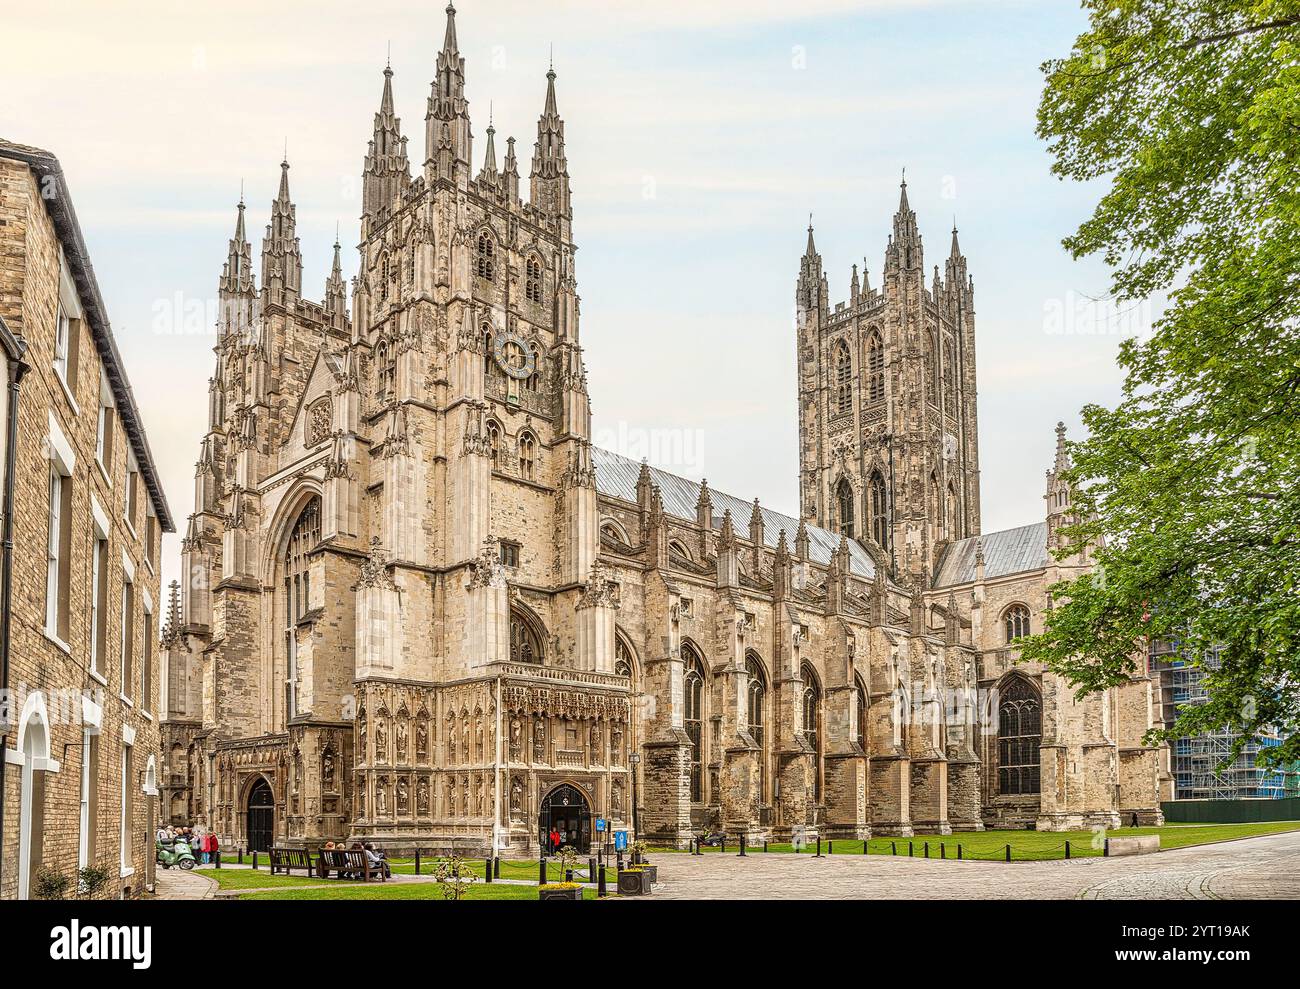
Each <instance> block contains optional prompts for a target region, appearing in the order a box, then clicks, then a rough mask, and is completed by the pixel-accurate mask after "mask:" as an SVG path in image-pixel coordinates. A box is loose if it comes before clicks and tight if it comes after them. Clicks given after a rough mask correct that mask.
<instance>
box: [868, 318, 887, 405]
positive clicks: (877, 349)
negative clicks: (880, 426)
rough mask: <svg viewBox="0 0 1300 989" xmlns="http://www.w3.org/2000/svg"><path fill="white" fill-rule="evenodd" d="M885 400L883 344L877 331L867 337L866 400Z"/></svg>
mask: <svg viewBox="0 0 1300 989" xmlns="http://www.w3.org/2000/svg"><path fill="white" fill-rule="evenodd" d="M884 400H885V345H884V342H883V341H882V340H881V339H880V334H879V333H872V334H871V336H870V337H868V338H867V401H868V402H872V403H875V402H883V401H884Z"/></svg>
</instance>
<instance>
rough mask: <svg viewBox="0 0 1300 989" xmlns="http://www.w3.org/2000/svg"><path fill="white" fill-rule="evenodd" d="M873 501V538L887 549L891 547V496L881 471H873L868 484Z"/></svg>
mask: <svg viewBox="0 0 1300 989" xmlns="http://www.w3.org/2000/svg"><path fill="white" fill-rule="evenodd" d="M867 489H868V492H869V497H870V499H871V537H872V538H873V539H874V540H875V541H876V542H877V543H879V544H880V545H881V546H882V547H885V548H886V549H887V548H888V547H889V494H888V492H887V491H886V489H885V479H884V477H882V476H881V474H880V471H878V470H876V471H872V472H871V479H870V480H869V481H868V482H867Z"/></svg>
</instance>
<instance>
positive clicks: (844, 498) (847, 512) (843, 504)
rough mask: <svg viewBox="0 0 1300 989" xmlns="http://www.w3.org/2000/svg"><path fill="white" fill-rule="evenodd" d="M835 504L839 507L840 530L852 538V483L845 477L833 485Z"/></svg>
mask: <svg viewBox="0 0 1300 989" xmlns="http://www.w3.org/2000/svg"><path fill="white" fill-rule="evenodd" d="M835 504H836V506H837V508H838V509H839V516H840V532H842V533H844V535H846V536H848V537H849V538H850V539H852V538H853V485H851V484H849V482H848V479H847V478H841V479H840V483H839V484H837V485H836V486H835Z"/></svg>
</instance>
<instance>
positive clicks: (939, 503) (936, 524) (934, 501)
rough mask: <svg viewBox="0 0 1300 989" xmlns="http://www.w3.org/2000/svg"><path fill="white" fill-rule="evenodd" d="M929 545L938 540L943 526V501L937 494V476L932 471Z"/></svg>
mask: <svg viewBox="0 0 1300 989" xmlns="http://www.w3.org/2000/svg"><path fill="white" fill-rule="evenodd" d="M928 514H929V516H930V543H931V545H933V544H934V543H937V542H938V541H939V539H940V533H941V527H942V525H943V499H942V497H941V496H940V494H939V475H938V474H935V473H934V472H933V471H932V472H931V473H930V509H929V513H928Z"/></svg>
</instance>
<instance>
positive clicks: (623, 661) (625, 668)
mask: <svg viewBox="0 0 1300 989" xmlns="http://www.w3.org/2000/svg"><path fill="white" fill-rule="evenodd" d="M614 673H615V674H616V675H617V676H621V677H631V676H632V650H631V649H629V648H628V646H627V643H626V642H624V641H623V636H621V635H616V636H615V637H614Z"/></svg>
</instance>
